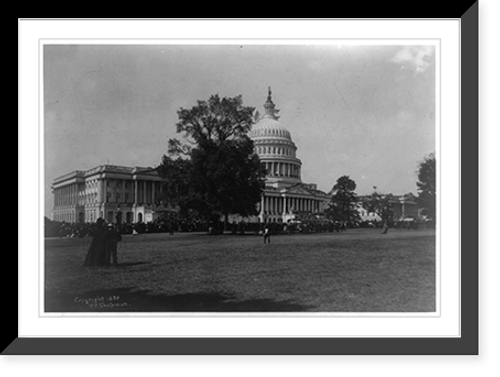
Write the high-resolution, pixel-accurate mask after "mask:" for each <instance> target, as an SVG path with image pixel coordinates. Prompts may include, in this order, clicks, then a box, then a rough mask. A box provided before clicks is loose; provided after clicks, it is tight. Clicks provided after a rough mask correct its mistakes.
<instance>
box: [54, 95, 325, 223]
mask: <svg viewBox="0 0 500 377" xmlns="http://www.w3.org/2000/svg"><path fill="white" fill-rule="evenodd" d="M278 111H279V110H277V109H276V107H275V104H274V103H273V100H272V97H271V90H270V89H269V92H268V96H267V101H266V102H265V103H264V115H262V116H260V115H258V117H257V119H256V123H255V124H254V126H253V127H252V129H251V131H250V133H249V136H250V138H251V139H252V140H253V141H254V144H255V151H256V153H257V154H258V156H259V158H260V160H261V163H262V164H263V165H264V167H265V168H266V170H267V177H266V183H265V190H264V191H263V194H262V198H261V201H260V203H259V204H258V205H257V207H258V212H259V214H258V215H257V216H252V217H247V218H242V217H241V216H238V215H232V216H230V221H232V222H239V221H246V222H266V223H267V222H274V223H285V222H287V221H289V220H293V219H295V218H296V217H297V216H299V214H307V215H309V214H311V215H314V214H320V213H323V212H324V210H325V208H326V207H327V205H328V202H329V200H330V196H329V195H327V194H326V193H325V192H323V191H320V190H318V189H317V186H316V184H314V183H304V182H302V181H301V169H302V163H301V161H300V159H299V158H298V157H297V146H296V145H295V143H294V142H293V141H292V137H291V134H290V131H288V130H287V128H286V127H285V126H284V125H282V124H281V123H280V122H279V121H278V118H279V117H278V115H277V113H278ZM161 182H162V179H161V178H160V177H159V176H158V173H157V171H156V169H155V168H141V167H124V166H114V165H101V166H97V167H95V168H92V169H89V170H85V171H81V170H76V171H73V172H70V173H67V174H64V175H62V176H60V177H58V178H56V179H55V180H54V181H53V184H52V192H53V195H54V208H53V210H52V220H55V221H65V222H69V223H75V222H94V221H95V220H96V219H97V218H99V217H102V218H103V219H105V220H106V221H107V222H110V223H111V222H122V221H123V222H127V223H136V222H148V221H153V220H155V218H156V217H157V216H158V215H159V213H160V212H161V211H162V210H164V209H165V208H164V207H163V205H162V203H161V200H160V192H161Z"/></svg>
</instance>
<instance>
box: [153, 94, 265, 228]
mask: <svg viewBox="0 0 500 377" xmlns="http://www.w3.org/2000/svg"><path fill="white" fill-rule="evenodd" d="M253 111H254V108H252V107H245V106H243V103H242V98H241V96H236V97H234V98H226V97H224V98H222V99H221V98H220V97H219V96H218V95H213V96H211V97H210V98H209V100H208V101H197V105H196V106H194V107H193V108H191V109H182V108H181V109H180V110H179V111H178V116H179V122H178V123H177V125H176V126H177V132H178V133H182V134H183V137H184V140H185V142H187V143H188V144H189V145H186V144H183V143H182V142H181V141H180V140H178V139H171V140H169V144H168V154H169V155H168V156H164V157H163V161H162V164H161V165H160V167H159V168H158V172H159V173H160V175H161V176H162V178H164V180H165V184H164V194H165V197H166V198H167V200H169V201H170V202H171V203H175V204H177V205H179V207H180V209H181V211H187V210H196V211H197V212H198V213H199V214H200V215H202V216H203V217H204V218H206V219H208V220H211V221H215V220H216V219H218V218H220V217H221V216H226V217H227V215H228V214H230V213H234V214H239V215H242V216H248V215H253V214H256V204H257V203H258V202H259V201H260V195H261V193H262V190H263V188H264V177H265V170H264V169H263V168H262V167H261V164H260V161H259V158H258V156H257V155H256V154H255V150H254V145H253V141H252V140H251V139H250V138H249V137H248V136H247V132H248V131H249V130H250V129H251V126H252V122H253V116H252V114H253Z"/></svg>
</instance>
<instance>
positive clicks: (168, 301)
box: [45, 288, 312, 313]
mask: <svg viewBox="0 0 500 377" xmlns="http://www.w3.org/2000/svg"><path fill="white" fill-rule="evenodd" d="M310 309H312V307H310V306H306V305H300V304H296V303H293V302H291V301H288V300H287V301H276V300H270V299H250V300H241V301H240V300H237V297H236V296H232V295H228V294H222V293H218V292H196V293H185V294H176V295H154V294H151V293H150V291H148V290H142V291H133V290H132V289H131V288H120V289H112V290H110V289H106V290H98V291H91V292H86V293H84V294H81V295H68V294H59V293H57V292H46V293H45V311H46V312H82V313H83V312H99V313H105V312H145V313H147V312H303V311H308V310H310Z"/></svg>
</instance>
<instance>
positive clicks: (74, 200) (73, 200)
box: [54, 183, 81, 208]
mask: <svg viewBox="0 0 500 377" xmlns="http://www.w3.org/2000/svg"><path fill="white" fill-rule="evenodd" d="M80 185H81V184H80V183H72V184H69V185H67V186H63V187H58V188H56V189H55V190H54V206H55V207H57V208H61V207H68V206H74V205H77V204H78V202H79V193H80V187H79V186H80Z"/></svg>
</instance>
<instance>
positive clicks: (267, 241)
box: [264, 226, 271, 245]
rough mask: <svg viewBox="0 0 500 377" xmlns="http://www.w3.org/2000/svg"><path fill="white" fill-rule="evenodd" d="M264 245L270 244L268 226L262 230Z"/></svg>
mask: <svg viewBox="0 0 500 377" xmlns="http://www.w3.org/2000/svg"><path fill="white" fill-rule="evenodd" d="M266 243H271V232H270V230H269V227H268V226H266V227H265V228H264V245H265V244H266Z"/></svg>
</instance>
